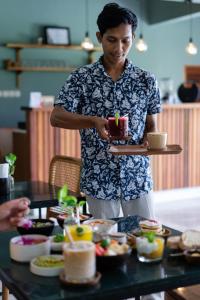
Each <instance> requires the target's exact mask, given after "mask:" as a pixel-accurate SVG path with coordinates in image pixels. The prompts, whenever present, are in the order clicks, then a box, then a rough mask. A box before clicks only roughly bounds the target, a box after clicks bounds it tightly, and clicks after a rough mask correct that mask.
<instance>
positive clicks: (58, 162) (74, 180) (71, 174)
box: [49, 155, 81, 194]
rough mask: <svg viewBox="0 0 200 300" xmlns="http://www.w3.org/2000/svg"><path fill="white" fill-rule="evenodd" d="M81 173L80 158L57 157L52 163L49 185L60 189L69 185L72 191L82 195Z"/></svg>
mask: <svg viewBox="0 0 200 300" xmlns="http://www.w3.org/2000/svg"><path fill="white" fill-rule="evenodd" d="M80 173H81V159H80V158H74V157H69V156H64V155H56V156H54V157H53V158H52V160H51V163H50V167H49V183H50V184H52V185H56V186H59V187H61V186H63V185H64V184H67V186H68V188H69V190H70V191H72V192H74V193H77V194H80Z"/></svg>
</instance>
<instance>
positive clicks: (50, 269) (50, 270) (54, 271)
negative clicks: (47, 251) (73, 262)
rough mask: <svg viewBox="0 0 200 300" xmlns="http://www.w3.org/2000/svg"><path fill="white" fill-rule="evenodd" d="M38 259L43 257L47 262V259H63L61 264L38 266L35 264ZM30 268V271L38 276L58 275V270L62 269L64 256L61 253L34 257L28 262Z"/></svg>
mask: <svg viewBox="0 0 200 300" xmlns="http://www.w3.org/2000/svg"><path fill="white" fill-rule="evenodd" d="M38 259H43V260H46V261H47V262H48V261H49V260H54V261H57V260H58V261H60V260H63V265H62V266H55V265H52V266H38V265H36V264H35V263H36V261H37V260H38ZM30 270H31V272H32V273H34V274H36V275H39V276H48V277H53V276H58V275H59V274H60V272H61V271H62V270H64V257H63V256H62V255H43V256H39V257H35V258H33V259H32V260H31V262H30Z"/></svg>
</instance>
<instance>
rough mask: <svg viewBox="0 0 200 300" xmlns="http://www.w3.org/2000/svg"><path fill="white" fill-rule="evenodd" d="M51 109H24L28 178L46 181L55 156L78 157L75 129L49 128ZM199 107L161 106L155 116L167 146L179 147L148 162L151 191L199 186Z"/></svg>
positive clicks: (78, 138) (78, 141)
mask: <svg viewBox="0 0 200 300" xmlns="http://www.w3.org/2000/svg"><path fill="white" fill-rule="evenodd" d="M51 110H52V108H40V109H25V112H26V120H27V147H28V149H29V156H30V178H31V179H32V180H36V181H38V180H41V181H46V182H48V168H49V163H50V160H51V158H52V157H53V156H54V155H56V154H62V155H68V156H74V157H80V137H79V131H78V130H64V129H58V128H53V127H51V125H50V122H49V119H50V114H51ZM199 120H200V104H198V103H195V104H180V105H164V106H163V112H162V113H161V114H159V116H158V128H159V130H160V131H167V132H168V144H180V145H181V147H182V148H183V152H182V153H181V154H179V155H167V156H156V157H153V159H152V170H153V177H154V189H155V190H162V189H171V188H181V187H191V186H198V185H200V139H199V137H200V125H199Z"/></svg>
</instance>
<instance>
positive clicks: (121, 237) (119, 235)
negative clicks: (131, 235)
mask: <svg viewBox="0 0 200 300" xmlns="http://www.w3.org/2000/svg"><path fill="white" fill-rule="evenodd" d="M109 237H110V238H111V240H115V241H118V242H119V243H121V244H126V243H127V235H126V233H125V232H113V233H110V234H109Z"/></svg>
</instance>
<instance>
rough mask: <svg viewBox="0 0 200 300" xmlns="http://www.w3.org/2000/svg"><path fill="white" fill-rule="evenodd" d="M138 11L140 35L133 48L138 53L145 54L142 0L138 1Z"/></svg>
mask: <svg viewBox="0 0 200 300" xmlns="http://www.w3.org/2000/svg"><path fill="white" fill-rule="evenodd" d="M139 1H140V4H139V10H140V35H139V39H138V41H137V42H136V44H135V47H136V49H137V50H138V51H140V52H145V51H147V49H148V45H147V43H146V42H145V40H144V38H143V2H142V1H143V0H139Z"/></svg>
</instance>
